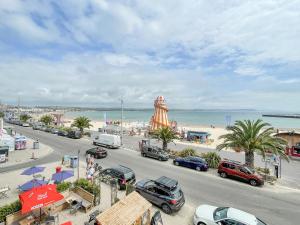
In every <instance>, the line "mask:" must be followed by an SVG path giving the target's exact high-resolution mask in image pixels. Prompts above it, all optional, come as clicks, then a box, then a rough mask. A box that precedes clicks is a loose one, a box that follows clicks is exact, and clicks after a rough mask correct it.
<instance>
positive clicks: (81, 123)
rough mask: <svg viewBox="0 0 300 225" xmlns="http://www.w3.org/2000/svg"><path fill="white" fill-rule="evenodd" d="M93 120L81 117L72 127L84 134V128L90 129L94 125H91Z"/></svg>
mask: <svg viewBox="0 0 300 225" xmlns="http://www.w3.org/2000/svg"><path fill="white" fill-rule="evenodd" d="M90 122H91V120H89V118H87V117H85V116H79V117H77V118H76V119H75V120H74V122H73V123H72V125H71V126H72V127H77V128H78V129H79V130H80V132H81V133H83V129H84V128H90V127H92V126H93V125H92V124H91V123H90Z"/></svg>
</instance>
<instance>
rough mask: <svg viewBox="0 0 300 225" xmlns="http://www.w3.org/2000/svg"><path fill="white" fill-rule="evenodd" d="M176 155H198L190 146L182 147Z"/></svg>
mask: <svg viewBox="0 0 300 225" xmlns="http://www.w3.org/2000/svg"><path fill="white" fill-rule="evenodd" d="M176 155H177V156H179V157H187V156H198V154H197V152H196V150H195V149H192V148H186V149H183V150H182V151H179V152H177V154H176Z"/></svg>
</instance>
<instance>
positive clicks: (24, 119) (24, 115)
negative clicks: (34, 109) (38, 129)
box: [20, 114, 31, 123]
mask: <svg viewBox="0 0 300 225" xmlns="http://www.w3.org/2000/svg"><path fill="white" fill-rule="evenodd" d="M30 118H31V116H30V115H27V114H22V115H20V120H21V121H23V122H24V123H26V122H27V120H29V119H30Z"/></svg>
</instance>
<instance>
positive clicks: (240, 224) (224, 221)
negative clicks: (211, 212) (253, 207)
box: [217, 219, 246, 225]
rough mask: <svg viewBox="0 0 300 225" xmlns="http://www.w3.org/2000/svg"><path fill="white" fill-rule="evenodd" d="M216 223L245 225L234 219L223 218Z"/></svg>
mask: <svg viewBox="0 0 300 225" xmlns="http://www.w3.org/2000/svg"><path fill="white" fill-rule="evenodd" d="M217 224H219V225H246V224H244V223H241V222H239V221H236V220H234V219H224V220H221V221H219V222H218V223H217Z"/></svg>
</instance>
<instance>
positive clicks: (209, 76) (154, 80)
mask: <svg viewBox="0 0 300 225" xmlns="http://www.w3.org/2000/svg"><path fill="white" fill-rule="evenodd" d="M299 24H300V0H288V1H287V0H264V1H261V0H257V1H254V0H214V1H207V0H182V1H177V0H160V1H157V0H151V1H149V0H136V1H134V0H120V1H116V0H60V1H57V0H53V1H50V0H30V1H29V0H28V1H26V0H1V1H0V84H1V88H0V99H1V101H2V102H5V103H10V104H16V102H17V98H18V96H20V98H21V103H22V104H27V105H36V104H38V105H72V106H93V107H108V106H117V105H118V104H119V99H120V97H121V96H123V98H124V101H125V104H126V106H127V107H152V104H153V100H154V98H155V97H156V96H158V95H163V96H165V98H166V99H167V102H168V105H169V106H170V107H176V108H198V109H207V108H210V109H211V108H214V109H224V108H225V109H230V108H252V109H266V110H283V109H285V110H287V111H295V112H297V111H300V100H299V99H300V25H299Z"/></svg>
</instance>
